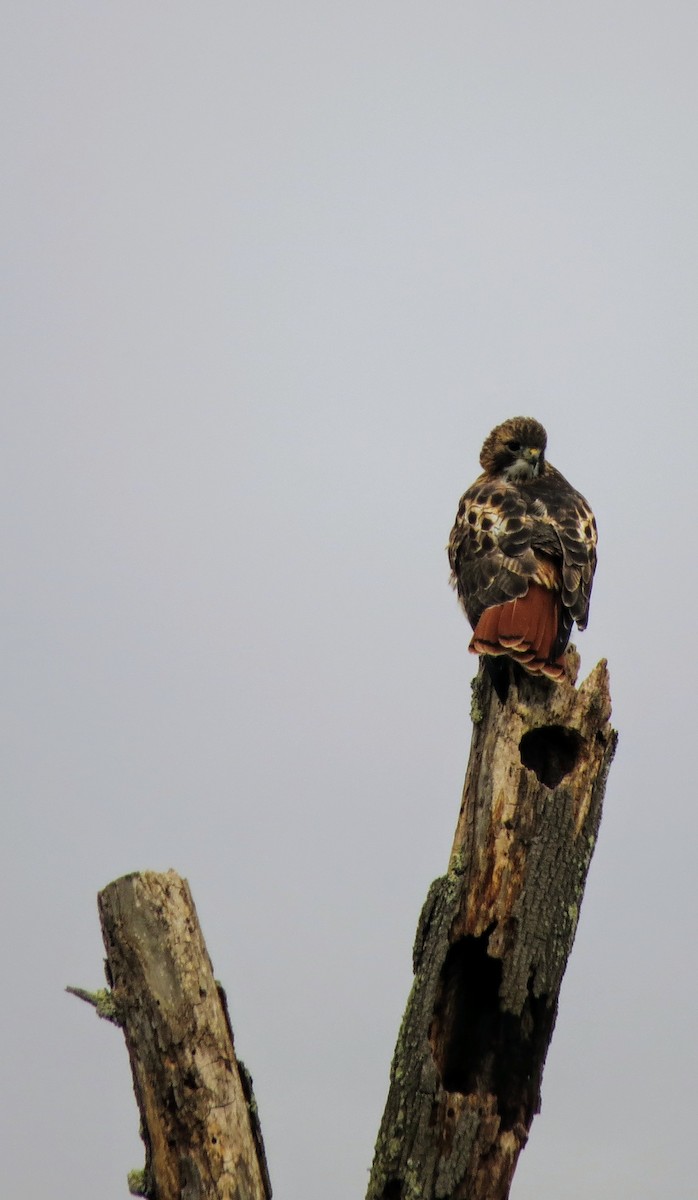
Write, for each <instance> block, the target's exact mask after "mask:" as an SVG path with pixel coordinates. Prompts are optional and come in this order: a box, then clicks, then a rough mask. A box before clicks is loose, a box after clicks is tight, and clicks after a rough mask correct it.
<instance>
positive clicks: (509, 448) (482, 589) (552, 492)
mask: <svg viewBox="0 0 698 1200" xmlns="http://www.w3.org/2000/svg"><path fill="white" fill-rule="evenodd" d="M546 441H547V436H546V432H545V430H544V428H543V426H542V425H540V424H539V423H538V421H534V420H533V418H532V417H512V418H511V419H510V420H509V421H505V422H504V424H503V425H498V426H497V428H496V429H493V430H492V432H491V434H490V435H489V437H488V438H486V439H485V443H484V445H483V447H482V452H481V454H480V463H481V465H482V467H483V468H484V471H483V474H482V475H480V476H479V477H478V478H477V479H476V480H475V483H474V484H473V485H472V487H469V488H468V490H467V492H466V493H465V495H464V496H463V497H462V499H461V502H460V504H459V505H458V513H457V515H456V522H455V525H454V526H453V529H452V531H451V537H450V539H449V543H448V558H449V562H450V564H451V570H452V576H451V581H452V583H453V586H454V587H455V588H456V589H457V591H458V596H459V598H460V600H461V603H462V605H463V607H464V609H465V611H466V614H467V616H468V620H469V621H470V624H471V625H472V627H473V636H472V641H471V642H470V650H471V651H472V652H473V653H474V654H486V655H491V656H497V655H507V656H508V657H509V658H510V659H513V660H514V662H517V663H521V665H522V666H523V667H525V668H526V670H527V671H530V673H531V674H533V675H546V676H547V677H548V678H549V679H561V678H562V677H563V676H564V669H563V666H562V655H563V652H564V649H565V646H566V645H567V642H568V640H569V636H570V632H571V630H572V623H573V621H576V622H577V625H578V626H579V628H580V629H584V628H585V627H586V623H587V617H588V613H589V597H590V595H591V585H592V581H593V578H594V569H595V567H596V521H595V520H594V514H593V513H592V511H591V509H590V508H589V505H588V504H587V502H586V500H585V499H584V497H583V496H581V495H580V494H579V492H576V491H575V490H574V488H573V487H571V486H570V484H569V483H568V482H567V480H566V479H565V478H564V476H563V475H561V474H560V472H559V471H556V470H555V467H553V466H551V465H550V463H549V462H548V461H547V460H546V458H545V446H546ZM486 661H487V662H488V664H489V665H490V666H492V667H494V665H495V664H494V663H493V661H492V658H488V659H487V660H486ZM495 676H496V671H495V672H493V679H495V683H496V678H495ZM497 690H498V691H499V692H500V695H501V691H500V688H499V687H498V688H497ZM504 694H505V695H506V688H505V690H504Z"/></svg>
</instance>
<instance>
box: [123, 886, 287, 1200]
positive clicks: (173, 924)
mask: <svg viewBox="0 0 698 1200" xmlns="http://www.w3.org/2000/svg"><path fill="white" fill-rule="evenodd" d="M99 912H100V919H101V923H102V933H103V937H104V944H105V947H106V952H107V964H106V965H107V973H108V976H109V979H110V982H111V984H112V992H111V998H112V1001H113V1010H114V1013H115V1014H116V1019H117V1020H118V1023H119V1024H120V1025H121V1026H122V1027H123V1030H124V1035H125V1038H126V1045H127V1048H128V1053H129V1058H130V1060H131V1070H132V1074H133V1084H134V1090H135V1093H136V1100H137V1101H138V1107H139V1109H140V1114H141V1133H142V1136H143V1140H144V1142H145V1150H146V1166H145V1172H144V1175H143V1179H142V1180H140V1181H139V1183H138V1185H137V1186H138V1190H139V1191H140V1192H141V1193H142V1194H145V1195H148V1196H151V1197H153V1200H269V1198H270V1197H271V1187H270V1185H269V1176H268V1174H267V1167H266V1160H265V1156H264V1147H263V1144H262V1138H261V1132H260V1128H259V1122H258V1120H257V1117H256V1105H255V1103H254V1096H253V1094H252V1081H251V1079H250V1077H249V1075H248V1073H247V1071H246V1070H245V1068H244V1066H243V1064H242V1063H240V1062H238V1060H237V1059H236V1057H235V1050H234V1046H233V1033H232V1029H231V1026H230V1020H229V1017H228V1011H227V1005H226V1000H225V994H224V992H223V989H222V988H220V987H219V985H218V984H217V983H216V981H215V980H214V978H213V971H212V968H211V963H210V960H209V957H208V954H207V952H206V946H205V945H204V940H203V936H202V934H201V929H200V927H199V923H198V919H197V916H196V910H195V908H194V901H193V900H192V896H191V893H190V891H189V886H188V884H187V882H186V880H183V879H180V877H179V876H178V875H176V874H175V872H174V871H168V872H167V873H166V874H156V873H155V872H153V871H145V872H142V873H138V874H134V875H127V876H125V877H124V878H122V879H117V880H115V881H114V882H113V883H110V884H109V885H108V886H107V887H106V888H105V889H104V890H103V891H102V892H100V894H99ZM111 1019H115V1018H114V1017H112V1018H111Z"/></svg>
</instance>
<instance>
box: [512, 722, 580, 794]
mask: <svg viewBox="0 0 698 1200" xmlns="http://www.w3.org/2000/svg"><path fill="white" fill-rule="evenodd" d="M583 746H584V738H583V737H582V736H581V734H579V733H577V730H576V729H566V728H565V726H564V725H543V726H541V728H540V729H531V730H530V731H529V732H528V733H525V734H524V735H523V737H522V739H521V741H520V742H519V752H520V754H521V762H522V763H523V765H524V766H525V767H528V769H529V771H535V773H536V775H537V776H538V779H539V780H540V782H541V783H543V784H545V786H546V787H547V788H556V787H557V785H558V784H559V783H560V781H561V780H562V779H564V777H565V775H569V773H570V771H573V770H574V768H575V767H576V765H577V762H578V761H579V756H580V754H581V752H582V748H583Z"/></svg>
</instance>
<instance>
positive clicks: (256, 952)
mask: <svg viewBox="0 0 698 1200" xmlns="http://www.w3.org/2000/svg"><path fill="white" fill-rule="evenodd" d="M4 18H5V19H4V22H3V25H4V34H3V39H2V48H1V49H0V56H1V57H2V63H1V66H2V70H1V71H0V77H1V79H2V89H3V93H4V94H3V99H2V122H3V149H2V157H3V163H4V166H5V172H4V174H5V185H4V188H3V195H2V201H1V203H2V208H3V221H2V228H3V237H4V246H3V262H4V269H3V275H4V284H5V286H4V289H3V291H4V301H3V303H4V307H5V310H6V311H5V312H4V319H3V323H2V341H3V347H2V363H3V367H2V371H3V375H4V382H5V386H4V396H5V402H4V404H3V410H2V456H3V460H4V461H3V468H2V477H1V483H0V486H1V487H2V491H3V503H2V514H3V515H2V533H3V537H2V542H3V551H2V555H3V561H4V571H3V573H4V578H5V586H4V589H3V595H2V601H1V603H2V620H1V622H0V628H1V630H2V642H3V670H2V693H3V704H4V714H3V720H2V733H3V740H4V747H3V752H2V797H3V804H4V834H3V837H2V845H1V846H0V878H2V881H3V891H4V893H5V895H4V900H3V904H2V907H1V910H0V912H1V916H0V920H1V922H2V944H3V961H4V964H5V965H4V982H3V986H2V989H1V993H0V995H1V999H0V1004H1V1005H2V1020H3V1028H4V1031H5V1033H4V1037H3V1050H2V1060H3V1066H2V1070H3V1080H4V1084H3V1088H2V1093H1V1095H0V1104H1V1105H2V1107H3V1110H4V1111H3V1114H2V1118H1V1120H2V1128H3V1131H4V1133H5V1135H6V1136H7V1139H8V1140H7V1145H6V1147H5V1149H4V1154H3V1189H4V1190H6V1193H7V1195H8V1196H10V1195H11V1196H29V1197H33V1196H37V1197H38V1196H46V1195H51V1196H54V1197H57V1198H58V1200H92V1198H93V1197H94V1196H95V1195H98V1196H100V1197H101V1198H102V1200H120V1198H122V1197H124V1196H125V1195H126V1185H125V1175H126V1171H127V1170H128V1169H129V1168H131V1167H135V1166H138V1165H140V1164H141V1162H142V1155H141V1147H140V1142H139V1139H138V1134H137V1125H138V1122H137V1114H136V1108H135V1102H134V1100H133V1096H132V1092H131V1085H130V1077H129V1071H128V1063H127V1056H126V1051H125V1048H124V1046H123V1043H122V1040H121V1036H120V1034H119V1033H118V1031H117V1030H115V1029H113V1028H112V1027H111V1026H108V1025H105V1024H104V1023H103V1022H98V1021H97V1020H96V1019H95V1018H94V1016H93V1015H92V1014H91V1012H90V1011H89V1010H88V1009H87V1008H86V1007H85V1006H83V1005H81V1004H79V1003H78V1001H76V1000H74V999H72V998H70V997H67V996H65V995H64V994H63V992H62V989H63V987H64V985H65V984H67V983H73V984H79V985H83V986H87V987H90V986H100V985H101V983H102V979H103V976H102V965H101V964H102V947H101V940H100V935H99V927H98V920H97V912H96V903H95V896H96V892H97V891H98V889H99V888H100V887H102V886H104V885H105V884H106V883H107V882H108V881H109V880H111V879H113V878H115V877H116V876H118V875H120V874H123V873H125V872H128V871H131V870H135V869H139V868H146V867H147V868H154V869H165V868H167V867H170V866H172V867H174V868H176V869H177V870H178V871H179V872H181V873H182V874H184V875H186V876H187V878H188V879H189V881H190V883H191V886H192V889H193V892H194V896H195V899H196V902H197V906H198V910H199V915H200V918H201V921H202V925H203V929H204V933H205V936H206V939H207V943H208V946H209V950H210V953H211V956H212V959H213V962H214V967H215V971H216V973H217V975H218V976H219V977H220V978H221V979H222V980H223V981H224V983H225V985H226V987H227V989H228V992H229V997H230V1004H231V1010H232V1017H233V1024H234V1027H235V1031H236V1037H237V1044H238V1049H239V1051H240V1053H241V1054H242V1056H243V1058H244V1059H245V1060H246V1062H247V1063H248V1065H249V1067H250V1068H251V1070H252V1073H253V1075H254V1079H255V1086H256V1091H257V1097H258V1101H259V1106H260V1111H261V1117H262V1122H263V1128H264V1133H265V1137H266V1142H267V1150H268V1155H269V1160H270V1167H271V1173H272V1180H273V1182H274V1185H275V1194H276V1196H277V1197H278V1200H295V1198H296V1197H303V1200H321V1198H322V1200H325V1198H326V1197H327V1196H332V1197H336V1198H337V1200H350V1198H354V1197H357V1196H358V1197H361V1196H363V1194H364V1190H365V1185H366V1180H367V1170H368V1168H369V1165H370V1161H371V1157H372V1150H373V1143H374V1138H375V1134H376V1132H377V1127H378V1123H379V1120H380V1115H381V1113H382V1109H383V1104H384V1101H385V1097H386V1093H387V1083H388V1068H389V1063H390V1058H391V1055H392V1050H393V1045H394V1041H395V1037H396V1034H397V1030H398V1025H399V1021H400V1017H401V1014H402V1011H403V1007H404V1003H405V1000H406V997H407V993H408V990H409V986H410V982H411V973H410V950H411V944H412V938H413V934H414V929H415V926H416V921H417V917H418V914H419V910H420V907H421V904H422V901H423V899H424V896H425V894H426V891H427V888H428V885H429V883H430V882H431V880H432V879H433V878H434V877H435V876H436V875H438V874H440V873H442V871H443V870H444V869H445V866H446V862H447V857H448V852H449V848H450V843H451V837H452V833H453V829H454V826H455V821H456V817H457V813H458V805H459V799H460V790H461V784H462V778H463V774H464V770H465V764H466V759H467V753H468V745H469V736H470V726H469V716H468V712H469V702H470V689H469V681H470V678H471V676H472V674H473V672H474V667H475V664H474V661H473V660H472V658H471V657H470V656H469V655H468V653H467V642H468V636H469V631H468V627H467V623H466V621H465V619H464V617H463V616H462V614H461V613H460V612H459V610H458V608H457V605H456V601H455V598H454V596H453V594H452V593H451V592H450V590H449V588H448V586H447V577H448V571H447V563H446V556H445V553H444V546H445V543H446V540H447V536H448V532H449V529H450V526H451V522H452V518H453V514H454V512H455V508H456V504H457V501H458V497H459V495H460V493H461V492H462V491H463V490H464V488H465V487H466V486H467V485H468V484H469V483H470V482H471V481H472V479H473V478H474V476H475V474H476V473H477V470H478V466H477V457H478V452H479V448H480V445H481V442H482V440H483V437H484V436H485V434H486V433H487V432H488V431H489V430H490V428H491V427H492V426H493V425H494V424H496V423H497V422H498V421H500V420H502V419H503V418H505V417H508V416H511V415H514V414H516V413H524V414H532V415H534V416H536V417H537V418H538V419H540V420H541V421H543V423H544V424H545V425H546V427H547V428H548V433H549V449H550V458H551V460H552V461H553V462H554V463H555V465H556V466H558V467H559V468H560V469H561V470H562V471H563V472H564V473H565V474H566V475H567V476H568V477H569V478H570V480H571V481H572V482H573V483H574V485H575V486H577V487H578V488H579V489H580V490H581V491H582V492H584V494H585V495H586V496H587V497H588V498H589V500H590V501H591V502H592V504H593V506H594V508H595V510H596V513H597V516H598V520H599V526H600V536H601V544H600V566H599V570H598V573H597V583H596V587H595V595H594V602H593V604H592V613H591V626H590V629H589V631H588V632H587V633H586V634H584V635H582V636H581V637H580V638H579V639H577V641H578V645H579V646H580V649H581V651H582V656H583V671H584V673H585V674H586V673H588V671H589V670H590V669H591V668H592V667H593V665H594V663H595V662H596V661H597V659H598V658H600V657H601V656H604V655H605V656H607V657H608V658H609V660H610V666H611V676H612V687H613V696H614V712H615V722H616V724H617V725H618V727H619V728H620V732H621V743H620V748H619V752H618V755H617V758H616V763H615V766H614V768H613V771H612V774H611V779H610V785H609V788H608V792H607V797H606V812H605V816H604V821H603V825H602V831H601V837H600V841H599V845H598V849H597V853H596V856H595V859H594V862H593V865H592V869H591V873H590V877H589V884H588V888H587V896H586V899H585V903H584V907H583V910H582V916H581V921H580V926H579V931H578V935H577V941H576V944H575V948H574V952H573V955H572V959H571V964H570V967H569V970H568V973H567V976H566V979H565V983H564V986H563V992H562V998H561V1008H560V1016H559V1019H558V1026H557V1030H556V1034H555V1037H554V1040H553V1044H552V1049H551V1052H550V1056H549V1060H548V1066H547V1070H546V1075H545V1079H544V1087H543V1111H542V1113H541V1115H540V1116H539V1117H538V1118H537V1120H536V1122H535V1123H534V1128H533V1134H532V1138H531V1141H530V1143H529V1145H528V1147H527V1149H526V1150H525V1152H524V1154H523V1155H522V1158H521V1162H520V1166H519V1170H518V1173H517V1177H516V1181H515V1183H514V1187H513V1190H512V1200H546V1198H550V1200H553V1198H555V1200H559V1198H560V1197H563V1198H564V1200H589V1198H590V1197H593V1198H594V1200H656V1198H659V1197H662V1198H663V1197H666V1196H675V1197H686V1196H689V1195H693V1194H695V1187H696V1183H695V1164H694V1162H693V1157H692V1153H691V1148H692V1146H693V1142H694V1140H695V1133H694V1126H695V1105H696V1100H695V1080H696V1073H697V1067H698V1063H697V1061H696V1059H697V1054H696V1031H695V1013H696V1009H697V1004H698V995H697V993H698V972H697V970H696V953H695V944H696V932H695V931H696V918H697V916H698V913H697V890H696V885H695V844H696V835H697V834H698V817H697V815H696V812H697V810H696V804H695V799H694V794H693V793H694V788H695V779H694V762H695V754H694V751H695V714H694V711H693V702H694V696H695V682H694V681H695V671H696V641H695V631H694V628H693V625H694V619H693V618H692V617H691V615H690V611H689V606H690V604H691V603H692V600H693V598H694V597H695V594H696V589H697V586H698V571H697V555H696V546H695V509H696V503H697V501H698V496H697V488H696V465H695V464H696V439H697V436H698V423H697V421H696V353H695V332H696V309H697V305H696V300H697V298H698V297H697V291H698V270H697V268H698V262H697V259H698V236H697V234H696V192H697V186H698V161H697V150H696V134H695V131H696V127H697V125H698V111H697V109H698V85H697V83H696V69H695V64H696V50H697V41H698V10H696V7H695V5H694V4H693V3H678V2H676V0H673V2H671V0H670V2H668V3H667V2H665V3H663V4H661V5H660V4H652V3H645V4H642V3H640V4H638V3H635V2H632V3H631V2H630V0H628V2H627V3H619V2H614V0H611V2H610V3H609V2H608V0H604V3H600V2H597V0H591V2H587V3H585V4H583V5H582V4H551V3H544V2H542V0H535V2H529V0H524V2H523V3H518V4H514V3H502V2H498V0H494V2H492V3H487V4H485V3H480V4H476V3H467V2H462V0H461V2H459V3H442V4H438V5H434V4H429V5H427V4H416V3H411V2H409V0H408V2H404V0H401V2H400V3H396V2H392V0H391V2H384V3H375V0H374V2H373V3H370V4H369V3H365V2H363V0H359V2H358V3H354V4H341V5H340V4H336V3H328V2H327V0H324V2H323V3H320V2H317V0H316V2H315V3H311V2H309V0H300V2H299V3H297V4H292V5H291V4H280V3H277V4H269V3H264V2H262V3H259V2H257V3H255V4H254V5H253V4H248V3H244V4H243V3H226V4H223V3H217V2H213V3H208V4H203V5H201V4H199V5H188V4H183V3H181V2H179V0H168V3H166V4H165V3H162V2H159V0H153V2H152V3H149V4H147V5H144V4H136V3H133V2H130V0H120V3H118V4H115V3H100V2H99V0H82V2H75V3H70V2H67V3H62V4H60V5H56V4H52V3H47V2H44V3H32V2H31V0H23V2H22V3H16V2H12V0H10V2H9V3H7V4H6V5H5V9H4Z"/></svg>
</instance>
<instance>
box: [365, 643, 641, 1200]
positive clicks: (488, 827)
mask: <svg viewBox="0 0 698 1200" xmlns="http://www.w3.org/2000/svg"><path fill="white" fill-rule="evenodd" d="M578 663H579V660H578V657H577V655H576V652H575V651H574V650H573V649H572V648H570V650H569V651H568V654H567V656H566V664H567V670H568V675H569V676H571V677H573V678H570V679H568V680H565V681H563V682H561V683H551V682H549V681H547V680H544V679H534V678H533V677H531V676H527V675H524V673H523V672H520V671H517V672H516V673H515V678H514V679H513V680H512V683H511V686H510V688H509V695H508V697H507V701H506V703H505V704H504V705H502V704H501V703H500V701H499V700H498V698H497V696H496V694H495V693H494V691H493V689H492V687H491V684H490V682H489V679H488V677H487V674H486V672H485V671H484V667H483V665H482V664H481V666H480V672H479V675H478V677H477V679H476V681H475V684H474V696H473V712H472V715H473V722H474V729H473V739H472V746H471V752H470V761H469V764H468V770H467V774H466V779H465V786H464V789H463V801H462V804H461V810H460V815H459V820H458V825H457V828H456V834H455V838H454V843H453V849H452V852H451V859H450V863H449V869H448V874H447V875H445V876H444V877H443V878H441V879H437V880H436V881H435V882H434V883H433V884H432V886H431V888H430V890H429V894H428V896H427V899H426V902H425V904H424V908H423V910H422V914H421V917H420V920H419V926H418V929H417V936H416V940H415V946H414V970H415V979H414V984H413V987H412V991H411V994H410V997H409V1000H408V1003H407V1008H406V1011H405V1015H404V1018H403V1022H402V1027H401V1030H400V1034H399V1037H398V1042H397V1046H396V1049H395V1055H394V1058H393V1064H392V1068H391V1082H390V1090H389V1094H388V1099H387V1103H386V1108H385V1112H384V1115H383V1121H382V1124H381V1128H380V1132H379V1135H378V1141H377V1143H376V1153H375V1159H374V1163H373V1169H372V1172H371V1179H370V1183H369V1188H368V1193H367V1200H506V1197H507V1196H508V1195H509V1189H510V1186H511V1181H512V1177H513V1174H514V1170H515V1168H516V1163H517V1160H518V1156H519V1153H520V1151H521V1149H522V1147H523V1146H524V1145H525V1142H526V1140H527V1137H528V1132H529V1129H530V1126H531V1122H532V1120H533V1117H534V1115H535V1113H536V1112H538V1110H539V1107H540V1085H541V1078H542V1074H543V1066H544V1063H545V1056H546V1053H547V1050H548V1045H549V1043H550V1039H551V1037H552V1032H553V1027H554V1025H555V1017H556V1014H557V1003H558V994H559V990H560V984H561V982H562V976H563V974H564V971H565V967H566V965H567V960H568V957H569V954H570V951H571V948H572V943H573V941H574V935H575V932H576V928H577V919H578V915H579V907H580V904H581V901H582V896H583V893H584V885H585V882H586V876H587V871H588V868H589V863H590V861H591V856H592V853H593V849H594V845H595V842H596V836H597V832H598V827H599V822H600V819H601V807H602V803H603V794H604V789H605V784H606V776H607V774H608V770H609V767H610V763H611V759H612V757H613V753H614V750H615V746H616V741H617V735H616V733H615V731H614V730H613V729H612V728H611V725H610V715H611V703H610V696H609V690H608V673H607V668H606V663H605V661H602V662H600V663H599V664H598V665H597V667H596V668H595V670H594V671H593V672H592V673H591V675H590V676H589V678H588V679H587V680H586V681H585V682H584V683H583V684H582V685H581V687H580V688H579V689H576V688H575V687H574V682H575V680H576V672H577V669H578Z"/></svg>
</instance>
